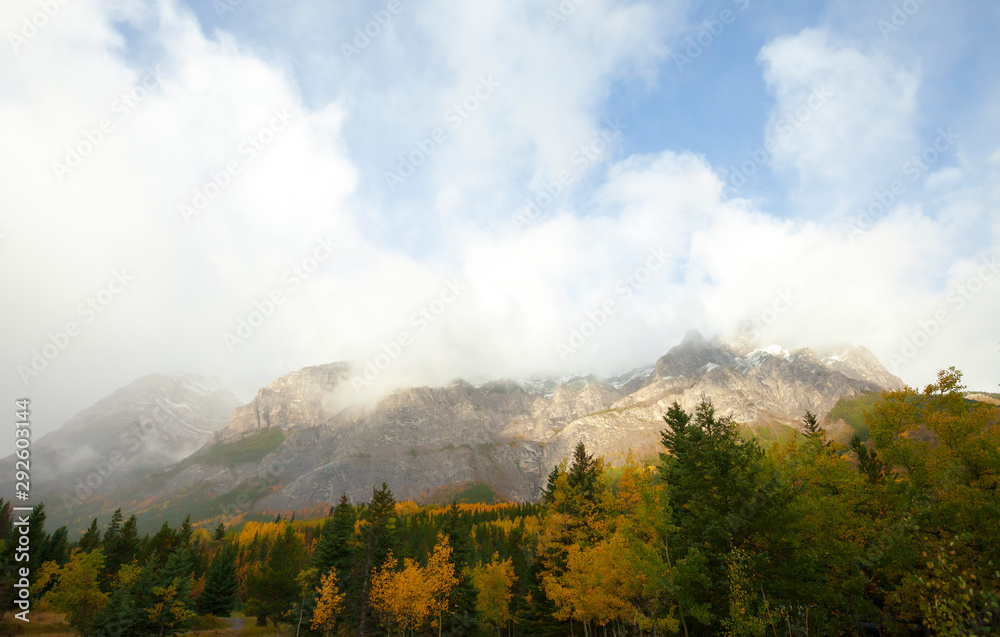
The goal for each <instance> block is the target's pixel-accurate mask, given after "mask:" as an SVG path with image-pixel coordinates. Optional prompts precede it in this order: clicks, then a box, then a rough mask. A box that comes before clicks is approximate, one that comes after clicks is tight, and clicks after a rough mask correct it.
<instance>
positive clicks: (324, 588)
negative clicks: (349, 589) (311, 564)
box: [310, 568, 344, 635]
mask: <svg viewBox="0 0 1000 637" xmlns="http://www.w3.org/2000/svg"><path fill="white" fill-rule="evenodd" d="M316 594H317V598H316V610H314V611H313V616H312V623H311V624H310V628H312V629H313V630H318V631H321V632H322V633H323V635H329V634H330V631H331V630H332V629H333V626H334V624H336V623H337V618H339V617H340V612H341V611H342V610H343V609H344V593H342V592H340V588H339V587H338V586H337V569H335V568H331V569H330V572H329V573H327V574H326V575H323V576H322V578H320V583H319V587H318V588H317V589H316Z"/></svg>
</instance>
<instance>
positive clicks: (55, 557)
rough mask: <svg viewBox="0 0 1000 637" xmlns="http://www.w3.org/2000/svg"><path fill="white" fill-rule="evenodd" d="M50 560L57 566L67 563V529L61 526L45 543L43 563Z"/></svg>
mask: <svg viewBox="0 0 1000 637" xmlns="http://www.w3.org/2000/svg"><path fill="white" fill-rule="evenodd" d="M49 560H52V561H54V562H55V563H56V564H58V565H59V566H62V565H63V564H65V563H66V562H68V561H69V529H67V528H66V527H65V526H61V527H59V528H58V529H56V530H55V532H54V533H53V534H52V535H51V536H50V537H49V539H48V540H47V541H46V543H45V561H49Z"/></svg>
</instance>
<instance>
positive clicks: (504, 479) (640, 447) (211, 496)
mask: <svg viewBox="0 0 1000 637" xmlns="http://www.w3.org/2000/svg"><path fill="white" fill-rule="evenodd" d="M351 372H352V367H351V365H350V364H347V363H330V364H325V365H317V366H313V367H307V368H304V369H301V370H298V371H294V372H291V373H289V374H286V375H284V376H281V377H280V378H277V379H275V380H274V381H272V382H271V383H269V384H268V385H267V386H266V387H263V388H261V389H260V390H259V391H258V392H257V394H256V396H255V397H254V398H253V400H251V401H250V402H249V403H247V404H243V405H240V404H239V402H240V401H239V400H238V399H237V398H236V396H235V395H234V394H233V393H232V392H230V391H229V390H227V389H225V388H224V387H223V385H222V384H221V383H220V382H218V381H213V380H210V379H207V378H205V377H201V376H196V375H163V374H158V375H153V376H148V377H145V378H142V379H140V380H137V381H135V382H134V383H132V384H131V385H129V386H127V387H125V388H122V389H120V390H118V391H117V392H115V393H114V394H112V395H111V396H109V397H107V398H105V399H103V400H101V401H99V402H98V403H96V404H95V405H93V406H92V407H90V408H88V409H86V410H84V411H82V412H80V413H79V414H77V415H76V416H74V417H73V418H72V419H71V420H70V421H69V422H67V423H66V424H65V425H64V426H63V427H62V428H61V429H60V430H59V431H57V432H55V433H52V434H49V435H47V436H45V437H43V438H41V439H40V440H38V441H36V442H35V443H34V444H33V449H32V455H33V458H35V459H36V465H35V471H33V472H32V475H33V479H35V480H36V483H35V485H33V495H34V494H43V497H44V499H45V501H46V503H47V505H48V506H47V513H48V515H49V518H50V520H52V521H53V522H57V523H69V524H70V525H71V532H78V531H79V530H81V529H82V527H84V526H86V524H87V523H89V521H90V519H91V518H92V517H95V516H104V515H107V514H108V513H109V512H110V511H113V510H114V509H115V508H117V507H119V506H121V507H123V508H125V509H128V510H130V511H133V512H136V513H137V514H141V515H140V519H143V520H144V521H145V522H146V523H147V524H150V525H154V526H155V525H158V524H160V523H162V521H164V520H170V521H171V522H176V521H178V520H179V519H183V518H184V517H185V516H186V515H188V514H191V515H192V518H193V519H201V520H212V521H214V520H216V519H218V520H221V521H226V522H227V523H232V522H234V521H238V520H241V519H246V518H247V517H248V516H255V515H256V516H260V515H265V514H267V515H270V516H272V517H273V515H274V512H275V511H279V512H280V511H301V510H303V509H306V510H309V509H322V508H325V507H327V506H328V505H329V503H333V502H336V501H337V499H339V497H340V495H341V493H346V494H347V495H348V496H349V497H350V498H351V499H352V500H354V501H366V500H367V499H368V498H369V497H370V496H371V492H372V488H373V486H375V485H378V484H381V483H382V482H383V481H384V482H386V483H388V485H389V486H390V488H391V489H392V491H393V493H394V494H395V495H396V497H397V499H399V500H404V499H411V500H418V501H424V502H428V501H445V500H448V499H449V498H452V497H464V495H463V494H467V493H473V492H474V493H476V494H478V495H479V497H483V496H484V495H485V497H487V498H489V497H496V498H502V499H508V500H519V501H520V500H533V499H535V498H536V497H537V496H538V494H539V490H540V488H541V486H542V485H543V484H544V481H545V479H546V476H547V474H548V473H549V471H550V470H551V468H552V467H553V466H554V465H556V464H558V463H559V462H561V461H563V460H565V459H566V458H567V457H569V456H570V455H571V453H572V450H573V447H574V446H575V445H576V444H577V443H578V442H580V441H583V442H584V443H585V444H586V445H587V448H588V450H590V451H592V452H594V453H596V454H600V455H603V456H604V457H605V458H607V459H608V460H610V461H611V462H616V461H621V460H623V459H624V458H625V456H626V455H627V454H629V453H632V454H635V455H638V456H646V455H651V454H654V453H656V452H657V451H659V447H660V431H661V430H662V428H663V420H662V417H663V414H664V413H665V412H666V410H667V408H668V407H669V406H670V404H671V403H672V402H674V401H677V402H679V403H680V405H681V406H682V407H683V408H685V409H687V410H693V409H694V408H695V407H696V406H697V404H698V403H700V402H701V401H702V400H703V399H707V400H710V401H711V402H712V403H713V405H714V406H715V408H716V410H717V412H718V413H720V414H721V415H727V416H732V417H733V418H734V419H736V420H737V421H738V422H740V423H741V424H743V425H745V426H746V427H747V429H748V431H749V432H752V433H754V434H756V435H758V436H759V437H761V438H765V439H773V438H775V437H781V436H786V435H790V434H791V433H792V432H793V431H794V430H795V429H796V428H799V427H800V425H801V419H802V417H803V415H804V414H805V412H806V410H809V411H812V412H813V413H815V414H817V415H818V416H821V417H823V416H825V415H827V414H828V413H829V412H830V411H831V409H833V408H834V406H835V405H836V404H837V403H838V401H841V400H843V399H848V398H851V397H855V396H859V395H867V394H870V393H872V392H878V391H881V390H886V389H898V388H901V387H903V382H902V381H901V380H900V379H899V378H897V377H895V376H893V375H892V374H890V373H889V372H888V371H887V370H886V369H885V367H884V366H883V365H882V364H881V363H880V362H879V361H878V359H877V358H876V357H875V356H874V355H872V354H871V352H869V351H868V350H867V349H865V348H863V347H841V348H836V349H832V350H830V351H826V352H822V354H817V353H816V352H814V351H812V350H810V349H805V348H803V349H795V350H786V349H783V348H781V347H779V346H770V347H765V348H759V347H754V346H751V345H748V344H743V343H729V342H724V341H721V340H718V339H713V340H707V339H705V338H703V337H702V336H701V335H700V334H699V333H697V332H689V333H688V334H687V336H686V337H685V338H684V340H683V341H682V342H681V343H679V344H678V345H676V346H675V347H673V348H671V349H670V351H669V352H667V353H666V354H665V355H663V356H662V357H661V358H659V359H658V360H657V361H656V362H655V364H654V365H651V366H649V367H646V368H639V369H636V370H632V371H630V372H628V373H625V374H622V375H620V376H617V377H613V378H595V377H593V376H571V377H564V378H543V379H530V380H522V381H515V380H505V379H500V380H493V381H490V382H486V383H482V384H472V383H469V382H466V381H463V380H456V381H454V382H453V383H451V384H449V385H447V386H442V387H411V388H404V389H399V390H395V391H392V392H389V393H388V394H386V395H384V396H382V397H380V398H378V399H377V400H374V401H361V400H354V399H352V396H356V394H353V393H352V390H351V389H350V377H351ZM826 425H827V426H828V428H829V429H830V431H831V432H833V433H834V434H836V433H837V432H838V431H839V430H841V429H844V428H845V427H847V425H846V424H845V423H843V422H842V421H840V422H837V421H834V420H832V419H828V420H827V422H826ZM848 433H849V432H848ZM845 435H846V434H845ZM0 463H3V464H5V465H8V464H9V465H11V466H12V464H13V457H9V458H7V459H4V460H3V461H0ZM3 475H13V471H12V470H8V471H6V472H4V473H3Z"/></svg>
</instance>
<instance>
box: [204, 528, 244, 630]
mask: <svg viewBox="0 0 1000 637" xmlns="http://www.w3.org/2000/svg"><path fill="white" fill-rule="evenodd" d="M237 553H238V550H237V548H236V545H235V544H227V545H225V546H223V547H222V549H221V550H220V551H219V552H218V553H217V554H216V556H215V559H213V560H212V566H211V568H210V569H209V571H208V577H207V578H206V579H205V588H204V590H202V593H201V596H199V597H198V605H197V609H198V613H199V614H201V615H208V614H211V615H215V616H216V617H229V615H230V614H232V611H233V609H234V608H235V607H236V601H237V593H238V592H239V588H240V581H239V578H238V577H237V575H236V557H237Z"/></svg>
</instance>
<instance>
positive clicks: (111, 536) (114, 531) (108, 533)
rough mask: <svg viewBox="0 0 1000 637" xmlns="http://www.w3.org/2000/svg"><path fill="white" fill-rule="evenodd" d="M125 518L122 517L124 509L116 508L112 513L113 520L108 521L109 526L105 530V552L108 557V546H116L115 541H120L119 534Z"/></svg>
mask: <svg viewBox="0 0 1000 637" xmlns="http://www.w3.org/2000/svg"><path fill="white" fill-rule="evenodd" d="M124 519H125V518H123V517H122V510H121V509H120V508H119V509H115V512H114V513H113V514H112V515H111V521H110V522H108V528H107V529H105V530H104V553H105V557H107V555H106V554H107V552H108V548H109V547H112V546H114V544H115V542H116V541H118V535H119V534H120V533H121V531H122V521H123V520H124Z"/></svg>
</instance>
